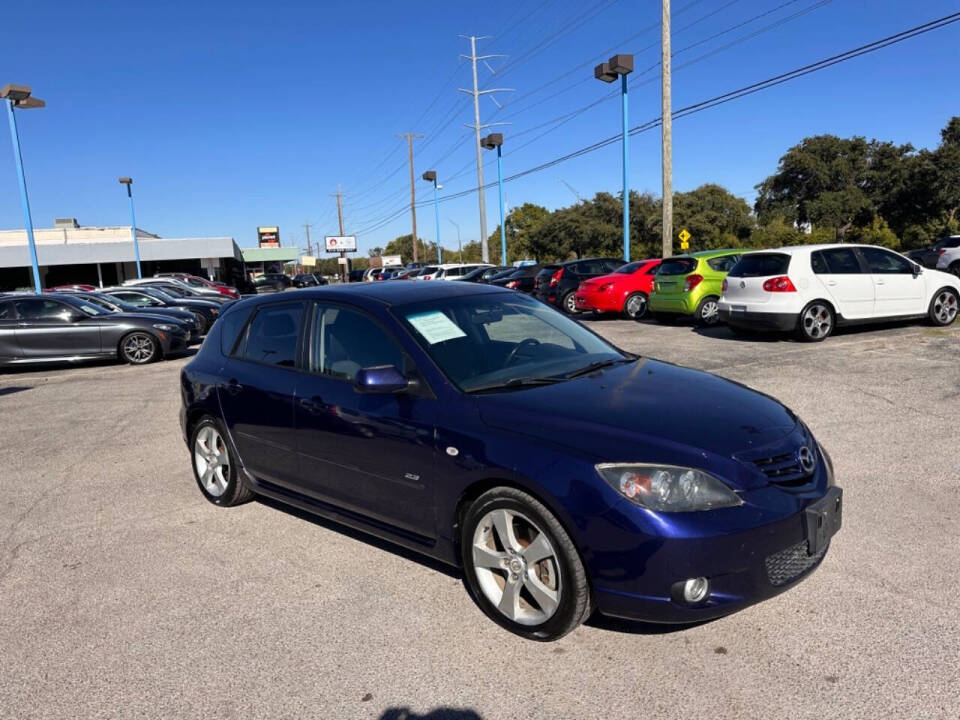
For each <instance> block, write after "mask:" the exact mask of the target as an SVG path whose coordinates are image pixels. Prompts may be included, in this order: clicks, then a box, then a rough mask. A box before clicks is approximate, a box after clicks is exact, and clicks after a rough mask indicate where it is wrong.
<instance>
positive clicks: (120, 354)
mask: <svg viewBox="0 0 960 720" xmlns="http://www.w3.org/2000/svg"><path fill="white" fill-rule="evenodd" d="M136 334H142V335H149V336H150V338H151V339H152V340H153V342H154V343H155V344H156V346H157V357H156V358H155V359H157V360H162V359H163V343H161V342H160V338H158V337H157V336H156V334H155V333H152V332H150V331H149V330H141V329H140V328H136V329H134V330H130V331H129V332H125V333H124V334H123V335H122V336H121V337H120V339H119V340H118V341H117V357H119V358H120V359H123V342H124V340H126V339H127V338H128V337H130V336H131V335H136Z"/></svg>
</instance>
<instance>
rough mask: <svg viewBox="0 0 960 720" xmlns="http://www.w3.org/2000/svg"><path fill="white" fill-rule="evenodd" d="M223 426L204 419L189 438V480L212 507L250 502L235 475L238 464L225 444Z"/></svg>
mask: <svg viewBox="0 0 960 720" xmlns="http://www.w3.org/2000/svg"><path fill="white" fill-rule="evenodd" d="M226 437H227V434H226V431H225V430H224V429H223V426H222V425H221V424H220V423H219V422H218V421H217V420H215V419H214V418H212V417H210V416H209V415H207V416H206V417H204V418H203V419H202V420H201V421H200V422H199V423H197V426H196V427H195V428H194V429H193V432H192V433H191V435H190V454H191V456H192V463H191V464H192V465H193V477H194V478H195V479H196V481H197V487H199V488H200V492H202V493H203V496H204V497H205V498H206V499H207V500H209V501H210V502H212V503H213V504H214V505H219V506H221V507H231V506H232V505H239V504H241V503H245V502H247V501H248V500H250V499H251V498H253V491H252V490H250V489H249V488H248V487H247V486H246V485H245V484H244V483H243V480H241V478H240V476H239V475H238V474H237V466H238V463H237V461H236V458H235V457H234V455H233V452H232V451H231V449H230V446H229V445H228V444H227V440H226Z"/></svg>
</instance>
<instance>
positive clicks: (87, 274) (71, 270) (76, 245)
mask: <svg viewBox="0 0 960 720" xmlns="http://www.w3.org/2000/svg"><path fill="white" fill-rule="evenodd" d="M33 236H34V240H35V242H36V246H37V263H38V264H39V266H40V280H41V284H42V285H43V286H44V287H53V286H55V285H65V284H70V283H87V284H90V285H112V284H114V283H119V282H123V280H125V279H127V278H132V277H136V276H137V268H136V261H135V254H134V248H133V240H132V237H131V233H130V226H129V225H126V226H119V227H81V226H80V225H79V224H78V223H77V221H76V220H75V219H73V218H68V219H60V220H56V221H55V222H54V227H52V228H38V229H34V231H33ZM137 240H138V243H139V245H140V265H141V268H142V271H143V274H144V275H153V274H154V273H156V272H189V273H194V274H196V275H201V276H204V277H209V278H211V279H217V280H223V281H228V282H229V281H234V280H236V279H237V278H238V277H242V276H243V257H242V255H241V253H240V249H239V248H238V247H237V244H236V243H235V242H234V240H233V238H230V237H212V238H161V237H160V236H158V235H154V234H153V233H149V232H146V231H145V230H140V229H138V230H137ZM32 287H33V279H32V275H31V271H30V249H29V246H28V244H27V233H26V230H0V291H2V290H14V289H16V288H32Z"/></svg>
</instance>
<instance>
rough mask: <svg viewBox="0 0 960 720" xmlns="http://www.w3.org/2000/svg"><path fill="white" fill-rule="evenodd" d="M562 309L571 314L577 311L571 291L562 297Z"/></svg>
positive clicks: (575, 300) (575, 299)
mask: <svg viewBox="0 0 960 720" xmlns="http://www.w3.org/2000/svg"><path fill="white" fill-rule="evenodd" d="M563 309H564V310H566V311H567V312H568V313H570V314H571V315H575V314H576V313H577V298H576V297H575V296H574V294H573V293H567V296H566V297H565V298H564V299H563Z"/></svg>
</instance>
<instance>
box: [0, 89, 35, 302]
mask: <svg viewBox="0 0 960 720" xmlns="http://www.w3.org/2000/svg"><path fill="white" fill-rule="evenodd" d="M30 92H31V91H30V88H29V87H27V86H25V85H5V86H4V87H3V88H2V89H0V98H2V99H3V100H5V101H6V106H7V118H8V120H9V121H10V138H11V140H12V141H13V157H14V160H16V164H17V179H18V180H19V181H20V201H21V203H22V204H23V217H24V222H25V224H26V230H27V245H28V246H29V247H30V267H31V269H32V270H33V287H34V290H36V291H37V293H41V292H43V288H42V287H41V286H40V265H39V263H38V262H37V244H36V241H35V240H34V237H33V218H32V216H31V214H30V198H29V197H28V196H27V179H26V176H25V175H24V173H23V156H22V155H21V154H20V135H19V133H18V132H17V118H16V116H15V115H14V112H13V109H14V108H15V107H18V108H24V109H30V108H39V107H43V106H44V105H46V103H44V102H43V100H40V99H38V98H34V97H30Z"/></svg>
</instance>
